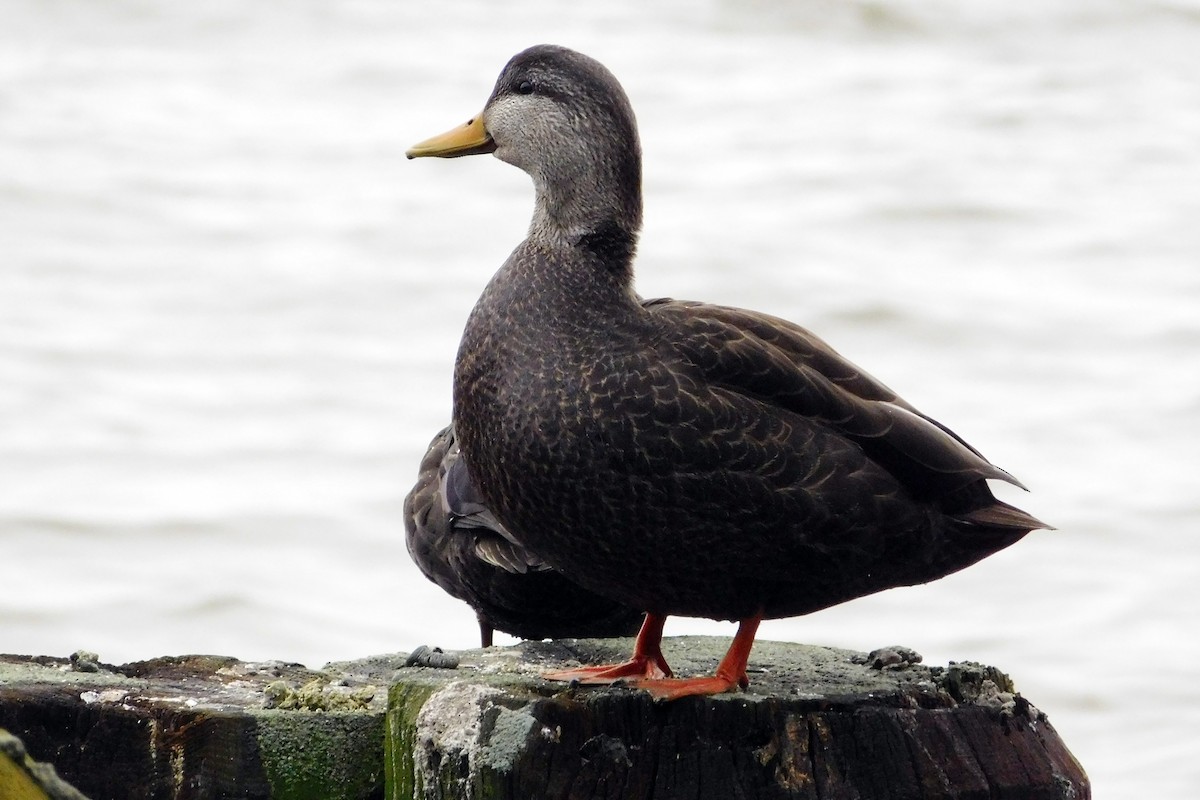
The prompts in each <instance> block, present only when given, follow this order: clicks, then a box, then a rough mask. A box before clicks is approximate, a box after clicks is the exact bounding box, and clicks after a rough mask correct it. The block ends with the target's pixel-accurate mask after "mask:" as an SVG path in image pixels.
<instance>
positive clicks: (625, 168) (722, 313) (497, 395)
mask: <svg viewBox="0 0 1200 800" xmlns="http://www.w3.org/2000/svg"><path fill="white" fill-rule="evenodd" d="M483 154H492V155H494V156H495V157H496V158H498V159H499V160H501V161H503V162H505V163H508V164H510V165H513V166H516V167H517V168H519V169H521V170H523V171H524V172H526V173H527V174H528V175H529V176H530V178H531V179H532V181H533V188H534V203H533V214H532V219H531V222H530V226H529V229H528V233H527V235H526V237H525V239H524V240H523V241H521V242H520V243H519V244H518V245H517V246H516V249H514V250H513V252H512V253H511V255H509V256H508V258H507V260H505V262H504V263H503V264H502V265H501V266H500V267H499V269H498V270H497V271H496V272H495V274H494V275H493V276H492V278H491V279H490V281H488V283H487V285H486V287H485V288H484V289H483V292H482V294H481V295H480V297H479V299H478V301H477V302H476V304H475V307H474V308H473V310H472V311H471V312H470V314H469V316H468V318H467V322H466V326H465V329H464V331H463V336H462V340H461V342H460V345H459V349H458V353H457V356H456V359H455V365H454V380H453V405H452V419H453V424H454V429H455V435H456V436H457V438H458V444H459V459H460V460H461V461H462V463H463V469H464V470H465V471H466V473H467V474H468V475H469V476H470V479H471V483H472V485H473V486H475V487H476V489H477V490H478V492H479V495H480V497H481V499H482V501H483V503H484V504H485V505H486V506H487V508H488V509H489V510H490V512H491V513H492V514H493V515H494V516H495V518H496V519H497V520H498V521H499V522H500V523H501V524H502V525H503V527H504V528H505V530H506V531H508V532H509V534H510V535H511V536H512V537H513V540H514V541H517V542H519V543H520V544H521V545H522V546H523V547H526V548H528V549H529V551H531V552H534V553H537V555H538V557H539V558H541V559H543V560H544V562H545V563H546V564H547V565H549V566H550V567H552V568H553V569H554V570H556V571H558V572H560V573H561V574H562V575H564V576H565V577H566V578H567V579H569V580H570V581H572V582H574V583H577V584H578V585H580V586H582V587H584V588H585V589H587V590H589V591H592V592H595V593H597V594H599V595H602V596H605V597H609V598H612V599H613V600H616V601H618V602H620V603H624V604H626V605H629V606H632V607H636V608H638V609H641V610H642V611H644V612H645V613H646V616H645V619H644V621H643V624H642V627H641V629H640V631H639V632H638V635H637V637H636V639H635V642H634V645H633V652H632V654H631V657H630V658H629V659H628V660H626V661H624V662H621V663H618V664H598V665H581V666H580V667H579V668H577V669H566V670H557V671H554V672H550V673H547V674H546V675H545V676H544V677H546V678H547V679H549V680H556V681H573V682H578V683H579V684H581V685H586V684H611V683H614V682H621V683H622V684H623V685H626V686H631V687H634V688H640V689H644V690H646V691H648V692H650V694H651V695H652V696H653V697H655V698H657V699H660V700H674V699H677V698H681V697H687V696H691V695H712V694H718V693H722V692H727V691H733V690H736V689H737V688H738V687H741V688H746V687H748V685H749V681H748V677H747V665H748V662H749V658H750V654H751V650H752V648H753V643H754V639H755V637H756V635H757V631H758V627H759V625H760V623H761V622H762V620H764V619H779V618H787V617H795V616H801V615H805V614H810V613H813V612H816V611H819V610H821V609H824V608H828V607H830V606H833V605H836V604H839V603H844V602H847V601H850V600H853V599H855V598H859V597H862V596H865V595H869V594H873V593H875V592H880V591H883V590H886V589H890V588H894V587H900V586H912V585H918V584H924V583H928V582H930V581H933V580H937V579H939V578H942V577H944V576H946V575H949V574H951V573H954V572H956V571H958V570H961V569H963V568H965V567H968V566H970V565H972V564H974V563H976V562H978V561H979V560H980V559H982V558H985V557H987V556H989V555H991V554H993V553H995V552H997V551H999V550H1002V549H1004V548H1006V547H1008V546H1010V545H1012V544H1014V543H1015V542H1017V541H1019V540H1020V539H1022V538H1023V537H1024V536H1026V535H1027V534H1028V533H1029V532H1030V531H1033V530H1037V529H1040V528H1049V527H1050V526H1048V525H1046V524H1045V523H1043V522H1040V521H1039V520H1038V519H1037V518H1036V517H1034V516H1032V515H1030V514H1028V513H1027V512H1025V511H1022V510H1020V509H1018V508H1016V507H1015V506H1013V505H1010V504H1008V503H1006V502H1004V501H1002V500H1000V499H998V498H997V497H996V496H995V495H994V494H993V492H992V489H991V487H990V486H989V481H1001V482H1006V483H1009V484H1014V485H1016V486H1020V487H1021V488H1024V487H1023V486H1022V485H1021V483H1020V482H1019V481H1018V480H1017V479H1016V478H1014V477H1013V476H1012V475H1010V474H1009V473H1008V472H1006V471H1005V470H1003V469H1001V468H1000V467H998V466H995V465H994V464H992V463H991V462H990V461H988V460H987V459H986V458H985V457H984V456H983V455H982V454H981V453H980V452H979V451H978V450H977V449H975V448H974V447H972V446H971V445H969V444H968V443H967V442H966V441H965V440H964V439H962V438H961V437H960V436H958V435H957V434H956V433H954V432H953V431H951V430H950V428H948V427H947V426H945V425H943V424H942V423H940V422H938V421H936V420H934V419H932V418H931V417H929V416H927V415H925V414H923V413H922V412H920V411H919V410H917V409H916V408H915V407H914V406H912V405H911V404H910V403H908V402H906V401H905V400H903V399H901V398H900V397H899V396H898V395H897V394H896V393H895V392H894V391H892V390H891V389H890V388H888V387H887V386H886V385H884V384H883V383H882V382H880V381H879V380H878V379H876V378H874V377H872V376H871V375H870V374H869V373H867V372H866V371H864V370H863V369H861V368H859V367H858V366H856V365H855V364H853V363H852V362H851V361H849V360H848V359H846V358H845V357H843V356H842V355H841V354H839V353H838V352H837V351H836V350H834V348H833V347H831V346H830V345H829V344H828V343H826V342H825V341H824V340H822V339H821V338H820V337H818V336H817V335H816V334H814V333H812V332H810V331H808V330H807V329H805V328H803V327H801V326H799V325H797V324H794V323H792V322H789V321H786V320H783V319H780V318H777V317H775V316H772V315H769V314H764V313H760V312H756V311H750V310H744V309H739V308H734V307H729V306H722V305H713V304H708V303H702V302H690V301H678V300H665V301H662V302H656V303H646V302H645V301H643V300H642V298H641V297H639V295H638V294H637V293H636V291H635V289H634V262H635V257H636V250H637V242H638V236H639V234H640V230H641V224H642V188H641V169H642V157H641V145H640V142H639V138H638V131H637V123H636V120H635V117H634V113H633V109H632V106H631V104H630V101H629V99H628V97H627V95H626V93H625V91H624V89H623V88H622V87H621V84H620V83H619V82H618V81H617V79H616V77H615V76H614V75H613V74H612V73H611V72H610V71H609V70H608V69H607V68H606V67H604V66H603V65H602V64H601V63H600V62H599V61H597V60H595V59H593V58H591V57H589V56H586V55H584V54H582V53H579V52H576V51H574V50H571V49H568V48H565V47H561V46H558V45H537V46H534V47H531V48H529V49H526V50H524V51H522V52H520V53H518V54H517V55H515V56H514V57H513V58H512V59H511V60H510V61H509V62H508V63H507V64H506V65H505V66H504V68H503V70H502V71H501V72H500V75H499V77H498V79H497V81H496V84H495V86H494V88H493V90H492V92H491V94H490V96H489V97H488V98H487V100H486V102H485V104H484V107H483V110H482V112H481V113H479V114H476V115H475V116H473V117H471V118H470V119H469V120H468V121H467V122H466V123H465V124H462V125H459V126H457V127H455V128H452V129H451V130H449V131H447V132H446V133H444V134H440V135H438V136H434V137H432V138H430V139H427V140H425V141H422V142H420V143H419V144H416V145H414V146H413V147H411V148H410V149H409V150H408V151H407V153H406V155H407V156H408V157H409V158H410V159H415V158H427V157H440V158H456V157H463V156H471V155H483ZM670 616H686V617H706V618H711V619H715V620H728V621H731V622H737V623H738V628H737V632H736V634H735V635H734V638H733V640H732V642H731V644H730V646H729V649H728V650H727V652H726V653H725V655H724V657H723V658H722V659H721V661H720V663H719V664H718V665H717V667H716V669H715V671H714V672H713V674H711V675H707V676H692V677H678V676H675V675H673V673H672V670H671V668H670V665H669V664H668V663H667V660H666V658H665V657H664V655H663V651H662V637H663V630H664V624H665V621H666V619H667V618H668V617H670Z"/></svg>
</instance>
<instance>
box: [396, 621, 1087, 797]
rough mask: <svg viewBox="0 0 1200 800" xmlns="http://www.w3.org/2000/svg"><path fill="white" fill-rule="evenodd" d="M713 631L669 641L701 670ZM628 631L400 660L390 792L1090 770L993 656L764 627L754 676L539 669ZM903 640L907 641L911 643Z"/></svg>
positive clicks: (1077, 786) (894, 792) (626, 792)
mask: <svg viewBox="0 0 1200 800" xmlns="http://www.w3.org/2000/svg"><path fill="white" fill-rule="evenodd" d="M726 644H727V641H726V640H723V639H711V638H698V637H683V638H676V639H668V640H666V641H665V647H664V650H665V653H666V656H667V659H668V661H670V663H671V664H672V666H673V667H675V669H676V671H677V673H680V674H684V675H686V674H702V673H704V672H706V671H709V670H711V669H712V668H713V666H714V665H715V664H716V662H717V660H718V659H719V658H720V656H721V653H722V651H723V649H724V647H725V645H726ZM630 646H631V642H629V641H624V642H621V641H619V640H618V641H604V642H597V641H583V642H551V643H526V644H524V645H522V646H519V647H518V648H510V649H508V650H507V651H501V652H498V653H483V652H472V653H467V654H464V656H463V659H462V666H460V667H459V669H457V670H454V671H447V670H424V671H413V670H406V671H404V672H402V673H401V674H400V675H399V676H398V677H399V679H398V681H397V683H396V684H395V685H394V686H393V687H392V690H391V699H390V702H389V712H388V757H389V764H388V768H389V787H390V788H389V792H390V793H389V795H388V796H389V798H404V800H407V798H410V797H420V798H439V799H440V798H446V799H447V800H448V799H449V798H456V799H457V798H521V800H525V799H526V798H571V799H575V798H622V799H623V800H630V799H633V798H654V800H667V799H668V798H688V800H708V799H709V798H711V799H712V800H730V798H747V799H749V798H771V799H772V800H775V799H783V798H789V799H790V798H813V799H814V800H815V799H816V798H821V799H822V800H833V799H835V798H847V799H848V798H863V799H865V798H889V799H890V798H1019V799H1023V798H1030V799H1033V798H1037V799H1041V798H1045V800H1052V799H1053V800H1060V799H1061V798H1078V799H1080V800H1082V799H1083V798H1087V797H1090V787H1089V785H1088V781H1087V777H1086V775H1085V774H1084V771H1083V769H1082V768H1081V767H1080V765H1079V764H1078V762H1077V761H1076V760H1075V759H1074V758H1073V757H1072V756H1071V754H1070V752H1068V750H1067V748H1066V747H1065V745H1064V744H1063V743H1062V741H1061V740H1060V739H1059V737H1058V735H1057V733H1056V732H1055V731H1054V729H1053V727H1052V726H1051V725H1050V723H1049V721H1048V720H1047V719H1046V717H1045V716H1044V715H1043V714H1042V713H1041V712H1039V711H1038V710H1037V709H1036V708H1034V707H1033V706H1032V705H1030V704H1029V703H1028V702H1027V701H1026V700H1024V699H1023V698H1021V697H1020V696H1018V695H1016V694H1014V693H1013V690H1012V689H1013V687H1012V685H1011V682H1009V680H1008V678H1007V677H1005V676H1004V675H1003V673H1000V672H999V671H998V670H995V669H993V668H990V667H982V666H979V665H971V664H960V665H951V666H949V667H946V668H932V669H931V668H927V667H924V666H920V665H918V664H914V663H911V661H912V660H913V659H914V658H916V659H919V656H915V654H911V651H906V650H904V649H903V648H892V649H889V650H886V651H883V652H881V653H880V656H879V660H880V661H881V662H892V663H890V664H887V663H878V664H876V663H871V661H872V660H871V659H868V658H866V657H864V656H862V655H861V654H855V653H851V652H848V651H842V650H833V649H829V648H822V647H809V646H804V645H792V644H782V643H778V642H758V643H756V644H755V649H754V654H753V655H752V657H751V662H750V666H751V674H750V680H751V686H750V690H749V691H748V692H743V693H734V694H728V695H722V696H719V697H706V698H699V697H692V698H684V699H682V700H677V701H674V702H670V703H656V702H655V701H653V700H651V699H650V697H649V696H648V695H647V694H646V693H645V692H639V691H634V690H629V689H621V688H601V689H597V688H590V687H589V688H583V687H580V688H577V689H566V690H564V688H563V686H562V685H561V684H548V683H547V682H546V681H544V680H541V679H540V678H539V677H537V675H538V673H539V672H540V671H541V670H544V669H547V668H563V667H565V666H569V665H571V664H572V663H573V662H575V661H582V662H586V663H596V662H603V661H612V660H617V659H619V658H620V656H621V655H622V654H627V653H628V652H629V647H630ZM906 654H907V655H908V656H909V657H908V659H907V660H906Z"/></svg>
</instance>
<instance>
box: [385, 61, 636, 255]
mask: <svg viewBox="0 0 1200 800" xmlns="http://www.w3.org/2000/svg"><path fill="white" fill-rule="evenodd" d="M482 153H495V154H496V157H497V158H499V159H500V160H502V161H507V162H508V163H509V164H512V165H514V166H517V167H520V168H521V169H523V170H524V171H525V172H527V173H529V175H530V177H532V178H533V183H534V187H535V189H536V192H537V207H536V210H535V212H534V219H533V225H532V227H531V232H530V233H531V236H537V235H539V234H540V235H546V236H555V237H557V236H561V235H564V234H565V235H567V236H568V237H577V236H579V235H581V234H586V233H588V232H590V231H594V230H596V229H597V228H598V227H599V226H602V225H606V224H608V225H611V224H613V223H616V224H617V225H619V226H620V227H621V228H622V229H623V230H625V231H627V232H628V233H629V234H630V235H636V232H637V230H638V228H639V227H640V225H641V216H642V200H641V147H640V145H639V143H638V135H637V124H636V122H635V120H634V116H633V109H632V108H631V107H630V105H629V99H628V98H627V97H626V96H625V91H624V90H623V89H622V88H621V85H620V84H619V83H618V82H617V79H616V78H615V77H613V75H612V73H611V72H609V71H608V70H607V69H606V68H605V67H604V66H603V65H602V64H600V63H599V62H598V61H596V60H594V59H591V58H589V57H587V56H585V55H583V54H582V53H577V52H575V51H573V50H568V49H567V48H565V47H558V46H554V45H538V46H536V47H531V48H529V49H528V50H525V51H524V52H521V53H518V54H517V55H516V56H514V57H513V58H512V60H511V61H509V62H508V64H507V65H506V66H505V67H504V70H503V71H502V72H501V73H500V77H499V79H497V81H496V87H495V88H494V89H493V90H492V94H491V96H490V97H489V98H488V100H487V103H486V104H485V105H484V108H483V111H482V112H481V113H480V114H478V115H476V116H475V117H472V118H471V119H470V120H469V121H468V122H467V123H466V124H465V125H461V126H459V127H457V128H454V129H453V130H450V131H447V132H446V133H443V134H441V135H439V136H435V137H433V138H431V139H427V140H425V141H423V142H421V143H420V144H417V145H414V146H413V147H412V148H410V149H409V150H408V153H407V155H408V157H409V158H421V157H425V156H438V157H441V158H456V157H458V156H468V155H478V154H482Z"/></svg>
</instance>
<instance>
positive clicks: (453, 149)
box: [405, 114, 496, 158]
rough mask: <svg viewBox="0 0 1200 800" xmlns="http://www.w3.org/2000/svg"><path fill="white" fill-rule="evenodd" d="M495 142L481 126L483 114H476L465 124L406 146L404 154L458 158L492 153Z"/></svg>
mask: <svg viewBox="0 0 1200 800" xmlns="http://www.w3.org/2000/svg"><path fill="white" fill-rule="evenodd" d="M495 150H496V143H495V142H493V141H492V136H491V134H489V133H488V132H487V128H485V127H483V114H476V115H475V116H474V117H472V118H471V119H469V120H468V121H467V123H466V124H465V125H459V126H458V127H457V128H454V129H453V130H449V131H446V132H445V133H441V134H438V135H437V136H434V137H433V138H431V139H426V140H425V141H423V142H421V143H419V144H414V145H413V146H412V147H410V148H408V151H407V152H405V155H406V156H408V157H409V158H425V157H427V156H437V157H438V158H458V157H459V156H474V155H479V154H481V153H493V152H495Z"/></svg>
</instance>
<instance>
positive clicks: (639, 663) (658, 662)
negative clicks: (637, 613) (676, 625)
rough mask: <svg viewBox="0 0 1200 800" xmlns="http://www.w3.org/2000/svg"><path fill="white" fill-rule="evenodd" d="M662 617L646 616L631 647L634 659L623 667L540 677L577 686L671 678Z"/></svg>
mask: <svg viewBox="0 0 1200 800" xmlns="http://www.w3.org/2000/svg"><path fill="white" fill-rule="evenodd" d="M666 622H667V617H666V615H665V614H647V615H646V620H645V622H643V623H642V629H641V630H640V631H638V635H637V642H636V643H635V644H634V646H633V656H632V657H631V658H630V659H629V660H628V661H626V662H625V663H624V664H604V665H602V666H598V667H579V668H578V669H564V670H558V671H555V672H546V673H543V674H542V677H543V678H547V679H549V680H552V681H579V682H580V683H614V682H616V681H619V680H622V679H625V678H640V679H650V680H663V679H665V678H668V677H670V675H671V668H670V667H669V666H668V665H667V659H665V658H663V654H662V634H663V625H665V624H666Z"/></svg>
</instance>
